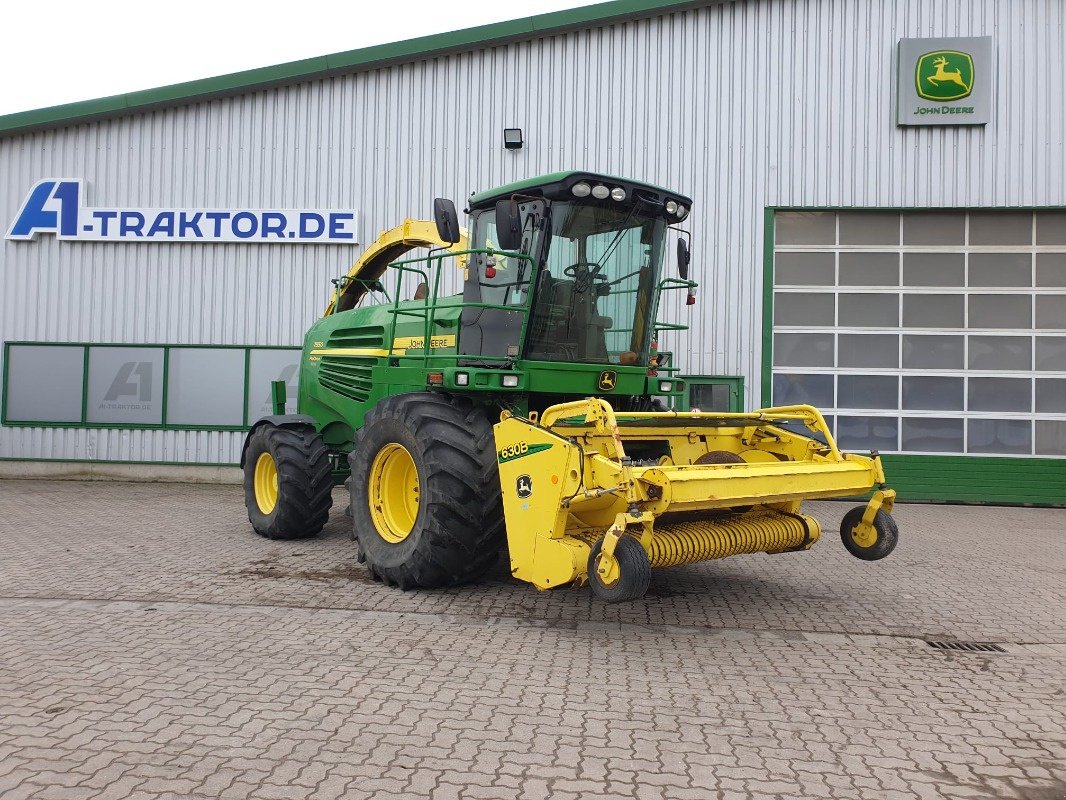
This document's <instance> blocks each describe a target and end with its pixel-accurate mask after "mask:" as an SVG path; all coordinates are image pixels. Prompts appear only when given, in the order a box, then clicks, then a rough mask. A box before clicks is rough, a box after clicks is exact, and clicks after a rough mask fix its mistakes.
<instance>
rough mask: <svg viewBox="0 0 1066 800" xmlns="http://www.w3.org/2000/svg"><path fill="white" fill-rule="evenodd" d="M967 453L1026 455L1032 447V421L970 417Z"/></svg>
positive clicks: (968, 421)
mask: <svg viewBox="0 0 1066 800" xmlns="http://www.w3.org/2000/svg"><path fill="white" fill-rule="evenodd" d="M966 424H967V426H968V429H967V443H966V450H967V452H969V453H988V454H996V453H1000V454H1003V455H1027V454H1029V453H1031V452H1032V449H1033V423H1032V422H1030V421H1029V420H1027V419H970V420H967V422H966Z"/></svg>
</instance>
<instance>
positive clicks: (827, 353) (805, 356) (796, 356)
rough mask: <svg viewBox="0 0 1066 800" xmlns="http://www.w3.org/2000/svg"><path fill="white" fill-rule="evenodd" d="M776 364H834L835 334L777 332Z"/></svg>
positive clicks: (822, 365)
mask: <svg viewBox="0 0 1066 800" xmlns="http://www.w3.org/2000/svg"><path fill="white" fill-rule="evenodd" d="M774 364H775V365H776V366H781V367H831V366H833V334H831V333H775V334H774Z"/></svg>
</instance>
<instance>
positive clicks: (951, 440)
mask: <svg viewBox="0 0 1066 800" xmlns="http://www.w3.org/2000/svg"><path fill="white" fill-rule="evenodd" d="M962 428H963V422H962V420H961V419H952V418H948V417H939V418H936V417H907V418H905V419H904V420H903V428H902V431H901V433H902V442H901V449H902V450H903V451H905V452H913V453H961V452H962V443H963V433H962Z"/></svg>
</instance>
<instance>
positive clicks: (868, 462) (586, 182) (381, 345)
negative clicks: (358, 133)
mask: <svg viewBox="0 0 1066 800" xmlns="http://www.w3.org/2000/svg"><path fill="white" fill-rule="evenodd" d="M690 208H691V202H690V201H689V199H688V198H686V197H684V196H683V195H681V194H679V193H677V192H674V191H671V190H668V189H663V188H660V187H657V186H651V185H648V184H644V183H639V182H636V181H632V180H627V179H622V178H614V177H610V176H607V175H597V174H592V173H588V172H561V173H555V174H552V175H545V176H543V177H539V178H534V179H531V180H525V181H521V182H518V183H514V184H510V185H508V186H502V187H500V188H498V189H493V190H491V191H487V192H482V193H480V194H475V195H473V196H472V197H471V199H470V208H469V214H470V228H469V230H470V233H469V236H468V235H467V234H466V232H465V231H463V230H461V229H460V227H459V221H458V216H457V214H456V211H455V206H454V205H453V204H452V203H451V202H450V201H447V200H439V199H438V200H436V201H434V216H435V219H434V221H433V222H420V221H414V220H408V221H407V222H405V223H404V224H403V225H401V226H399V227H397V228H394V229H393V230H391V231H387V232H386V233H383V234H382V235H381V237H380V238H379V239H378V240H377V241H376V242H374V243H373V244H372V245H370V247H369V248H367V250H366V252H365V253H363V255H362V257H361V258H360V259H359V261H357V262H356V264H355V265H354V266H353V267H352V269H351V271H350V272H349V274H348V275H347V276H346V277H345V278H343V279H341V280H340V281H339V282H338V289H337V291H336V293H335V295H334V299H333V302H332V303H331V304H330V306H329V307H328V308H327V309H326V312H325V315H324V316H323V317H322V319H320V320H319V321H317V322H316V323H315V324H314V325H313V326H312V327H311V329H310V330H309V331H308V333H307V337H306V341H305V343H304V352H303V360H302V363H301V368H300V388H299V399H298V409H297V411H298V413H296V414H284V413H282V412H283V409H282V408H280V407H279V408H276V411H278V412H279V413H277V414H276V415H275V416H271V417H267V418H265V419H262V420H259V421H258V422H256V423H255V425H254V426H253V427H252V429H251V431H250V432H249V434H248V437H247V439H246V441H245V445H244V452H243V455H242V459H241V463H242V466H243V467H244V471H245V495H246V502H247V506H248V515H249V518H250V519H251V522H252V525H253V527H254V528H255V530H256V531H257V532H258V533H260V534H262V535H263V536H267V537H270V538H276V539H285V538H301V537H306V536H313V535H315V534H316V533H318V532H319V531H320V530H321V529H322V526H323V525H324V524H325V522H326V520H327V517H328V514H329V509H330V504H331V498H330V492H331V490H332V489H333V487H334V485H335V484H337V483H341V482H345V481H346V480H347V483H348V486H349V491H350V495H351V515H352V525H353V538H354V539H355V540H356V541H357V542H358V553H359V558H360V560H361V561H365V563H366V565H367V569H368V570H369V571H370V573H371V574H372V575H373V576H374V577H375V578H377V579H380V580H382V581H384V582H385V583H387V584H390V585H396V586H399V587H401V588H403V589H411V588H415V587H438V586H450V585H454V584H459V583H463V582H466V581H471V580H474V579H476V578H478V577H479V576H480V575H482V574H483V573H484V572H485V570H486V569H488V568H489V567H490V566H491V565H492V564H493V563H494V562H495V561H496V559H497V557H498V556H499V554H500V553H501V552H502V551H503V550H504V545H505V544H506V553H507V554H508V557H509V559H510V565H511V572H512V573H513V574H514V575H515V577H517V578H519V579H520V580H523V581H527V582H529V583H532V584H533V585H535V586H537V587H538V588H541V589H547V588H551V587H555V586H561V585H565V584H572V583H582V582H585V581H587V582H588V583H589V584H590V585H591V587H592V590H593V591H594V592H595V593H596V594H597V595H599V596H600V597H602V598H604V599H606V600H611V601H618V600H629V599H634V598H638V597H640V596H642V595H643V594H644V592H645V591H646V590H647V588H648V582H649V576H650V570H651V568H652V567H661V566H672V565H677V564H689V563H693V562H697V561H702V560H705V559H711V558H722V557H724V556H729V555H734V554H738V553H757V552H766V553H784V552H789V551H793V550H806V549H809V548H810V547H811V546H812V545H813V544H814V543H815V542H816V541H817V540H818V537H819V534H820V528H819V525H818V522H817V521H816V520H815V519H813V518H812V517H810V516H807V515H805V514H802V513H800V504H801V502H802V501H803V500H806V499H811V498H826V497H841V496H848V495H856V494H862V493H866V492H869V491H870V490H874V491H873V494H872V498H871V499H870V500H869V502H868V503H867V504H865V505H863V506H858V507H857V508H855V509H853V510H852V511H851V512H849V513H848V514H847V515H846V516H845V518H844V522H843V525H842V529H841V535H842V538H843V542H844V546H845V547H846V548H847V549H848V550H849V551H850V552H851V553H852V554H854V555H855V556H857V557H858V558H861V559H866V560H875V559H879V558H884V557H885V556H886V555H888V554H889V553H890V552H891V551H892V549H893V547H895V544H896V539H897V536H898V534H897V529H896V525H895V523H894V522H893V520H892V518H891V516H890V512H891V510H892V503H893V499H894V496H895V495H894V492H893V491H892V490H891V489H886V488H885V487H884V481H885V477H884V473H883V472H882V469H881V463H880V460H879V458H878V457H877V456H876V455H872V456H871V457H865V456H859V455H852V454H849V453H842V452H840V450H839V449H838V448H837V446H836V444H835V442H834V439H833V435H832V433H831V432H830V430H829V429H828V427H827V426H826V423H825V420H824V419H823V418H822V415H821V414H820V413H819V412H818V411H817V410H816V409H814V408H811V407H810V406H789V407H786V408H769V409H762V410H759V411H752V412H750V413H745V414H724V413H700V412H698V411H693V412H676V411H669V410H665V409H666V408H667V402H669V401H670V400H671V399H672V398H677V397H679V396H680V394H681V393H682V391H683V386H682V384H681V382H680V381H678V380H676V379H675V378H673V377H672V376H671V374H670V373H664V372H661V370H662V366H663V365H662V363H661V354H660V355H657V354H655V352H654V347H653V341H654V338H655V330H656V311H657V309H658V306H659V300H660V297H661V296H662V295H663V293H664V292H668V291H676V290H680V291H686V292H687V293H688V295H689V297H691V298H694V295H695V287H696V284H695V283H693V282H691V281H689V280H688V247H687V245H686V244H685V243H684V240H681V244H680V245H679V247H678V263H677V271H678V277H664V276H663V274H662V273H663V254H664V251H665V242H666V237H667V229H668V228H670V227H671V226H676V225H678V224H679V223H681V222H682V221H683V220H684V219H685V218H686V217H687V216H688V214H689V209H690ZM416 247H430V248H433V249H431V250H430V253H429V255H428V256H426V257H425V258H423V259H417V260H414V259H413V260H408V261H403V260H400V259H402V258H403V256H404V255H405V254H407V253H408V252H409V251H410V250H412V249H414V248H416ZM448 262H453V263H454V262H458V264H459V266H460V268H461V269H463V270H464V273H463V274H464V281H463V291H462V294H461V295H456V296H448V297H446V296H441V295H442V293H441V290H440V287H441V273H442V270H443V269H446V268H451V264H450V263H448ZM405 275H407V276H410V275H416V276H418V279H419V280H421V281H422V282H423V283H424V284H425V291H424V295H425V296H424V297H423V296H419V297H418V299H412V300H400V287H401V283H402V278H403V277H404V276H405ZM393 279H395V280H393ZM408 282H410V279H409V281H408ZM386 286H393V287H394V291H393V292H392V294H391V298H390V297H389V294H388V292H387V291H386ZM420 294H423V293H420ZM382 298H383V299H382ZM670 327H673V328H678V327H680V326H677V325H674V326H670ZM657 368H658V370H659V372H658V373H657ZM283 398H284V393H281V395H280V398H279V399H280V402H279V403H278V405H279V406H281V405H282V404H283V402H284V400H283ZM797 431H802V432H797Z"/></svg>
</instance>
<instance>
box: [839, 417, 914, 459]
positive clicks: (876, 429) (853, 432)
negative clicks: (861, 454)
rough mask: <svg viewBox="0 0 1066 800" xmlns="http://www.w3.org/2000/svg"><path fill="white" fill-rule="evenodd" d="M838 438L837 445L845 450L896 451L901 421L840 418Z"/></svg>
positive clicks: (876, 418)
mask: <svg viewBox="0 0 1066 800" xmlns="http://www.w3.org/2000/svg"><path fill="white" fill-rule="evenodd" d="M836 437H837V445H838V446H839V447H840V448H841V449H843V450H859V451H867V450H879V451H881V452H886V451H889V452H890V451H895V450H898V449H899V420H898V419H896V418H895V417H847V416H838V417H837V424H836Z"/></svg>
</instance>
